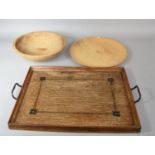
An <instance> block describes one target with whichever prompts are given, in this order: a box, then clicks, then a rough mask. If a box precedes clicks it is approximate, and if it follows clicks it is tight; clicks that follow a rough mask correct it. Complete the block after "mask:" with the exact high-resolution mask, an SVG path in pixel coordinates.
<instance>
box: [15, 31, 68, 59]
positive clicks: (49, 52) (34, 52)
mask: <svg viewBox="0 0 155 155" xmlns="http://www.w3.org/2000/svg"><path fill="white" fill-rule="evenodd" d="M65 44H66V41H65V38H64V37H63V36H61V35H60V34H58V33H55V32H31V33H28V34H25V35H23V36H20V37H19V38H17V39H16V40H15V42H14V44H13V46H14V48H15V50H16V52H17V53H18V54H20V55H21V56H22V57H24V58H26V59H29V60H34V61H44V60H48V59H51V58H53V57H55V56H56V55H57V54H58V53H60V52H61V51H62V50H63V49H64V47H65Z"/></svg>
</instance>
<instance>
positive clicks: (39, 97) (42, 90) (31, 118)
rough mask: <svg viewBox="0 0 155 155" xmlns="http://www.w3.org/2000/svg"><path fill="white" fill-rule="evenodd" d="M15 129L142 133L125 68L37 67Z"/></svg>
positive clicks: (16, 116)
mask: <svg viewBox="0 0 155 155" xmlns="http://www.w3.org/2000/svg"><path fill="white" fill-rule="evenodd" d="M9 127H10V128H11V129H26V130H47V131H101V132H102V131H106V132H138V131H140V122H139V119H138V116H137V112H136V109H135V105H134V102H133V97H132V94H131V90H130V87H129V84H128V80H127V77H126V74H125V70H124V69H123V68H82V67H32V68H30V70H29V72H28V75H27V77H26V80H25V82H24V85H23V88H22V90H21V93H20V95H19V97H18V100H17V103H16V106H15V108H14V111H13V113H12V115H11V118H10V120H9Z"/></svg>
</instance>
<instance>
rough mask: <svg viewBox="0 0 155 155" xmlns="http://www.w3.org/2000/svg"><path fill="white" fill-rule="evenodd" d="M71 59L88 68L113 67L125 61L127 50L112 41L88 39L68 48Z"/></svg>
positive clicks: (97, 38) (95, 38) (96, 38)
mask: <svg viewBox="0 0 155 155" xmlns="http://www.w3.org/2000/svg"><path fill="white" fill-rule="evenodd" d="M70 55H71V57H72V58H73V59H74V60H75V61H76V62H77V63H79V64H81V65H84V66H88V67H113V66H117V65H120V64H122V63H123V62H124V61H125V60H126V59H127V49H126V47H124V45H123V44H122V43H120V42H118V41H116V40H114V39H110V38H102V37H88V38H84V39H81V40H78V41H76V42H74V43H73V44H72V46H71V48H70Z"/></svg>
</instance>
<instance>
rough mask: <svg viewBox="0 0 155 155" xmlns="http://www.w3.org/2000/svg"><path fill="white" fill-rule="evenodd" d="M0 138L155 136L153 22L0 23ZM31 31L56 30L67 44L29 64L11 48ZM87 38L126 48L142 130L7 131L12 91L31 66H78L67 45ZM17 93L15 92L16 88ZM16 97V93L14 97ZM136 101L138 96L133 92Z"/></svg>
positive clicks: (127, 65) (53, 21)
mask: <svg viewBox="0 0 155 155" xmlns="http://www.w3.org/2000/svg"><path fill="white" fill-rule="evenodd" d="M0 27H1V28H0V34H1V35H0V71H1V77H0V86H1V87H0V99H1V104H0V123H1V128H0V135H155V119H154V118H155V113H154V109H155V99H154V93H155V84H154V79H155V72H154V70H155V61H154V57H155V29H154V27H155V20H0ZM31 31H55V32H58V33H61V34H62V35H64V36H65V37H66V39H67V41H68V44H67V47H66V48H65V51H64V52H63V53H62V54H61V55H59V56H58V57H56V58H55V59H53V60H50V61H47V62H31V61H28V60H25V59H23V58H22V57H20V56H18V55H17V54H16V53H15V52H14V49H13V48H12V44H13V41H14V39H15V38H16V37H18V36H20V35H22V34H24V33H27V32H31ZM86 36H103V37H110V38H114V39H116V40H118V41H120V42H122V43H123V44H124V45H125V46H126V47H127V49H128V54H129V55H128V59H127V61H126V62H125V63H124V64H123V65H122V66H123V67H125V69H126V71H127V74H128V78H129V81H130V86H131V87H133V86H134V85H136V84H137V85H138V86H139V87H140V90H141V93H142V100H141V101H140V102H139V103H137V104H136V107H137V110H138V114H139V117H140V121H141V125H142V130H141V133H135V134H107V133H100V134H98V133H62V132H32V131H17V130H10V129H8V125H7V122H8V120H9V117H10V115H11V112H12V109H13V107H14V105H15V100H14V99H12V97H11V89H12V87H13V85H14V83H15V82H18V83H20V84H23V81H24V79H25V76H26V74H27V71H28V69H29V67H30V66H78V64H76V63H75V62H74V61H73V60H72V59H71V58H70V56H69V52H68V50H69V47H70V44H71V43H72V42H73V41H75V40H77V39H79V38H83V37H86ZM16 92H18V89H16ZM16 95H18V93H17V94H16ZM134 96H135V99H136V98H137V97H138V96H137V93H136V92H134Z"/></svg>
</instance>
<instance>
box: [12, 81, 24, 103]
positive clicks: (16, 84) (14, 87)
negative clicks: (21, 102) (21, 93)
mask: <svg viewBox="0 0 155 155" xmlns="http://www.w3.org/2000/svg"><path fill="white" fill-rule="evenodd" d="M16 86H18V87H20V88H21V87H22V85H20V84H18V83H15V84H14V86H13V88H12V91H11V95H12V97H13V98H14V99H15V100H17V99H18V97H15V96H14V90H15V89H16Z"/></svg>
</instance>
